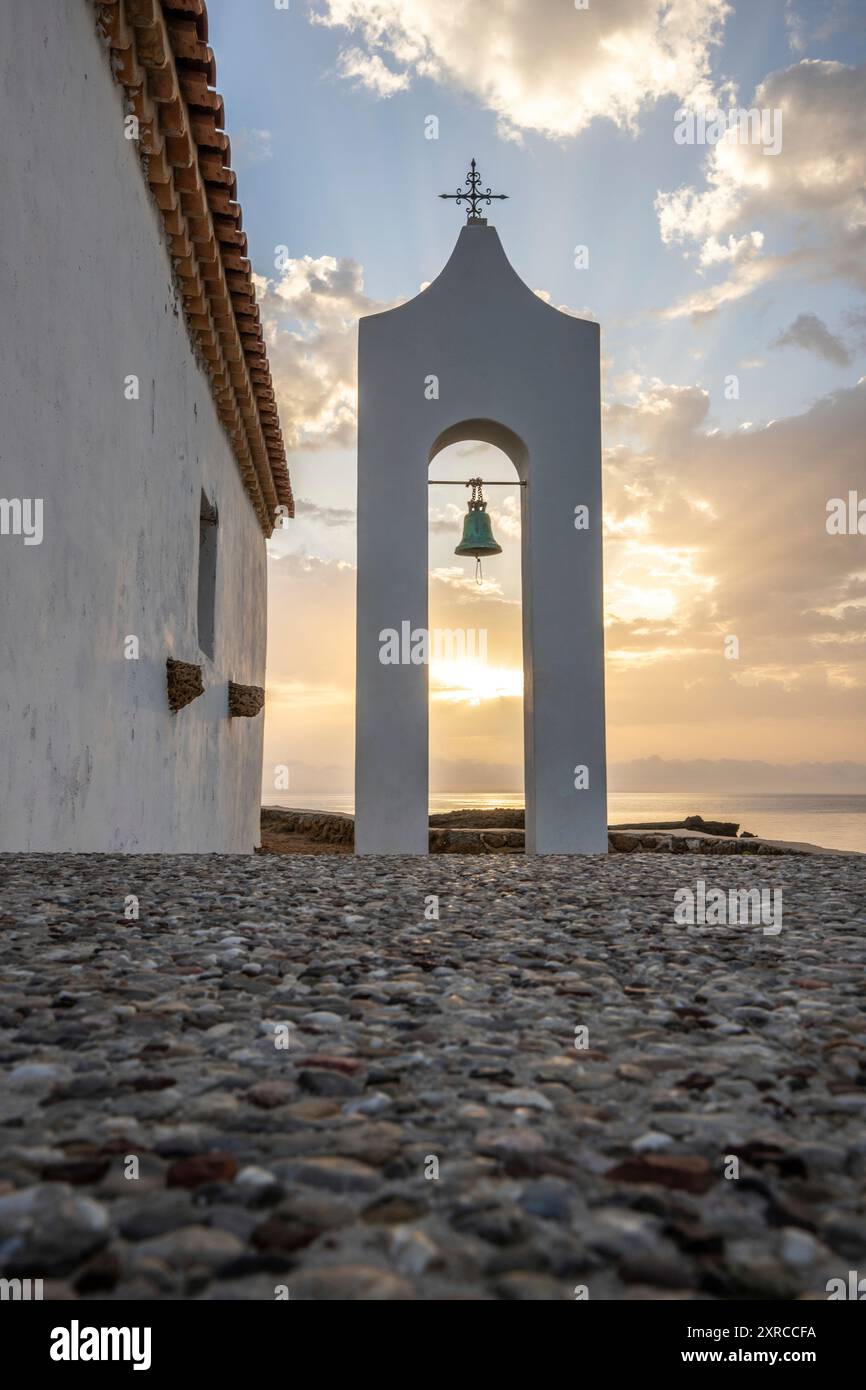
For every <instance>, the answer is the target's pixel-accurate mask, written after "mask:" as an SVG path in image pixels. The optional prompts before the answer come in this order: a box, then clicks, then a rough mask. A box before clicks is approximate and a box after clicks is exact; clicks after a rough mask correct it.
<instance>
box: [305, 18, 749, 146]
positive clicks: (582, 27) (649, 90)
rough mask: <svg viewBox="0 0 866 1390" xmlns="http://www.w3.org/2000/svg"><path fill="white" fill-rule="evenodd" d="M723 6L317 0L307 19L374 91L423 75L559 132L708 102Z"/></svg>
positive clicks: (508, 127)
mask: <svg viewBox="0 0 866 1390" xmlns="http://www.w3.org/2000/svg"><path fill="white" fill-rule="evenodd" d="M730 13H731V6H730V5H729V4H728V3H727V0H676V3H675V4H669V3H666V0H605V3H604V4H596V3H594V0H593V3H592V4H591V5H590V6H589V7H588V8H587V9H578V8H577V7H576V6H575V5H573V4H571V3H569V2H568V0H462V3H461V4H459V5H456V4H450V5H443V4H440V3H436V2H435V0H318V3H317V4H316V7H315V9H314V10H313V20H314V22H316V23H319V24H323V25H326V26H327V27H328V28H331V29H337V30H343V31H345V32H346V33H347V34H350V35H351V36H352V39H353V40H356V41H357V42H353V43H352V45H351V46H350V47H349V48H347V49H345V50H344V51H343V53H342V55H341V58H340V60H339V70H340V71H341V72H343V74H344V75H345V76H348V77H350V78H351V79H353V80H355V81H358V80H360V81H362V82H364V84H365V85H366V86H367V87H369V88H370V90H373V91H376V92H377V94H378V95H380V96H390V95H391V92H392V91H394V90H400V89H402V87H403V86H408V85H409V84H410V83H411V82H413V81H415V80H417V79H419V78H424V79H428V80H430V81H433V82H438V83H441V84H447V85H449V86H452V87H455V88H457V89H458V90H460V91H463V92H466V93H468V94H469V95H470V96H472V97H474V98H475V100H476V101H478V102H479V103H480V104H481V105H482V106H484V107H485V108H487V109H488V110H490V111H493V112H495V113H496V115H497V117H498V118H499V126H500V133H501V134H502V135H503V136H504V137H506V138H511V139H514V138H519V137H520V135H521V133H522V132H524V131H535V132H538V133H540V134H542V135H545V136H548V137H550V138H552V139H558V138H561V137H563V136H571V135H577V134H578V133H579V132H580V131H581V130H584V129H585V128H586V126H587V125H589V123H590V122H591V121H593V120H595V119H597V118H599V117H604V118H606V119H608V120H611V121H613V122H615V123H616V124H617V125H618V126H621V127H624V128H626V129H629V130H634V129H636V127H637V123H638V119H639V117H640V114H641V111H642V110H643V109H644V108H646V107H648V106H650V105H652V104H653V103H654V102H657V101H660V100H661V99H663V98H665V97H669V96H674V97H677V98H679V99H680V100H682V101H687V102H703V103H706V102H707V101H708V100H709V99H710V95H711V91H712V83H711V59H712V56H713V52H714V49H715V46H716V44H717V43H718V42H719V41H720V39H721V36H722V29H723V25H724V21H725V19H726V18H727V16H728V15H729V14H730ZM382 54H386V55H387V56H388V58H389V60H390V62H391V63H392V64H393V65H394V66H393V67H386V65H385V64H384V62H383V60H382V56H381V55H382ZM398 83H399V84H400V86H399V87H398V86H397V85H396V84H398Z"/></svg>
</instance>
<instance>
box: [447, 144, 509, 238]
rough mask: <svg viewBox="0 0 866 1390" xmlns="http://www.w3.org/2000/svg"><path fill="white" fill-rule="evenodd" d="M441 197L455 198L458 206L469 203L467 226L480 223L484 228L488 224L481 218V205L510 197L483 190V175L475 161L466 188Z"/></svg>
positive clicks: (484, 218) (470, 168)
mask: <svg viewBox="0 0 866 1390" xmlns="http://www.w3.org/2000/svg"><path fill="white" fill-rule="evenodd" d="M439 197H440V198H453V199H454V201H455V202H456V203H457V204H458V205H459V204H460V203H468V204H469V206H468V208H467V209H466V222H467V224H469V223H472V222H476V223H480V224H481V225H482V226H485V225H486V223H487V218H486V217H482V216H481V204H482V203H488V204H489V203H491V202H492V201H493V199H494V198H498V199H502V200H505V199H506V198H507V197H508V194H507V193H491V192H490V189H489V188H486V189H485V188H482V187H481V175H480V174H479V172H478V170H477V168H476V166H475V160H474V159H473V161H472V163H471V164H470V166H469V173H468V174H467V175H466V187H465V188H458V190H457V192H456V193H440V194H439Z"/></svg>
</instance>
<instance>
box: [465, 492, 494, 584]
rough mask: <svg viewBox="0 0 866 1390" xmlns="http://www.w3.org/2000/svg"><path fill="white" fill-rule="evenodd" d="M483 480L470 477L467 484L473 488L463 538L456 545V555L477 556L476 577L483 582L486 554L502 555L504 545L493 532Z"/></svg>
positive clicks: (479, 581)
mask: <svg viewBox="0 0 866 1390" xmlns="http://www.w3.org/2000/svg"><path fill="white" fill-rule="evenodd" d="M481 485H482V480H481V479H480V478H470V479H469V482H468V483H467V484H466V486H467V487H471V488H472V497H471V499H470V502H469V510H468V511H467V513H466V515H465V516H464V518H463V538H462V540H461V542H460V544H459V545H458V546H456V547H455V550H454V554H455V555H472V556H474V558H475V561H476V565H475V578H476V581H477V582H478V583H479V584H480V583H481V578H482V575H481V560H482V557H483V556H485V555H501V554H502V546H501V545H500V544H499V543H498V541H497V540H496V537H495V536H494V534H493V527H492V525H491V522H490V517H489V516H488V515H487V503H486V502H485V501H484V497H483V495H482V492H481Z"/></svg>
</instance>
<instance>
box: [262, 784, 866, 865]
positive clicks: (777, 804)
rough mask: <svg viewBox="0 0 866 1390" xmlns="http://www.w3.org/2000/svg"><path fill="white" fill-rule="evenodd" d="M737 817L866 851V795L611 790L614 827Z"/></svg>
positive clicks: (769, 830) (493, 798)
mask: <svg viewBox="0 0 866 1390" xmlns="http://www.w3.org/2000/svg"><path fill="white" fill-rule="evenodd" d="M264 800H265V803H266V804H267V805H269V806H274V805H278V806H292V807H295V808H297V809H298V810H308V809H309V810H317V811H344V812H346V813H347V814H349V815H352V814H353V813H354V810H355V799H354V796H353V795H352V793H351V792H342V793H341V792H282V793H274V792H272V793H270V795H267V794H266V796H265V798H264ZM522 805H523V793H522V792H433V793H432V794H431V796H430V810H431V812H432V811H458V810H462V809H464V808H467V809H468V808H469V807H479V808H482V809H483V808H491V807H494V806H522ZM695 815H698V816H703V818H704V820H725V821H736V822H737V823H738V824H739V826H740V829H741V830H750V831H751V832H752V834H753V835H760V836H763V837H764V838H766V839H768V840H801V841H806V842H807V843H808V844H812V845H821V846H823V847H824V848H825V849H847V850H857V851H858V852H859V853H861V854H866V796H851V795H842V794H840V795H836V794H834V793H829V792H828V793H826V794H823V795H820V794H819V795H816V794H815V793H812V792H808V793H807V792H804V793H802V794H798V793H796V792H784V793H783V792H778V793H773V792H767V793H756V792H749V793H747V794H744V795H742V796H736V795H733V794H730V793H725V794H724V795H719V793H718V792H710V791H705V792H611V794H610V795H609V796H608V799H607V819H608V824H609V825H624V824H625V823H626V821H654V820H683V819H684V818H685V817H686V816H695Z"/></svg>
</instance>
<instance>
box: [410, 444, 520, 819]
mask: <svg viewBox="0 0 866 1390" xmlns="http://www.w3.org/2000/svg"><path fill="white" fill-rule="evenodd" d="M526 469H527V457H526V450H525V449H524V447H523V445H522V443H521V441H520V440H519V439H518V437H517V436H516V435H514V434H513V433H512V432H511V431H510V430H507V429H505V428H504V427H503V426H500V425H497V424H496V423H495V422H493V421H482V420H470V421H465V422H463V423H462V424H458V425H455V426H452V427H451V428H449V429H448V430H445V431H443V433H442V434H441V435H439V437H438V438H437V440H436V442H435V443H434V445H433V448H432V449H431V451H430V469H429V482H430V484H431V486H430V487H429V488H428V494H429V498H428V500H429V508H428V516H429V526H428V569H427V580H428V627H429V633H430V665H429V673H428V674H429V683H428V702H429V745H428V758H429V778H430V781H429V788H430V791H429V801H430V811H431V812H437V811H451V810H458V809H464V808H465V809H469V808H476V807H481V808H485V809H489V808H492V807H495V806H508V807H516V806H523V804H524V752H523V749H524V725H523V698H524V663H523V630H522V544H521V533H522V516H521V513H522V505H521V493H522V492H523V488H522V487H521V483H522V482H525V480H526ZM470 478H481V479H483V480H484V482H485V484H487V486H485V487H484V490H483V491H484V500H485V502H486V503H487V512H488V515H489V516H490V519H491V523H492V530H493V534H494V536H495V539H496V540H497V541H498V543H499V545H500V546H501V547H502V553H501V554H500V555H495V556H491V557H489V558H483V559H482V561H481V566H482V575H481V582H480V583H478V582H477V580H476V563H475V560H474V559H473V558H469V557H464V556H459V555H455V553H454V550H455V546H456V545H457V544H458V542H459V541H460V540H461V537H462V534H463V525H464V518H465V516H466V513H467V504H468V502H469V498H470V489H469V488H468V487H467V486H466V484H467V483H468V481H469V479H470Z"/></svg>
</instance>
